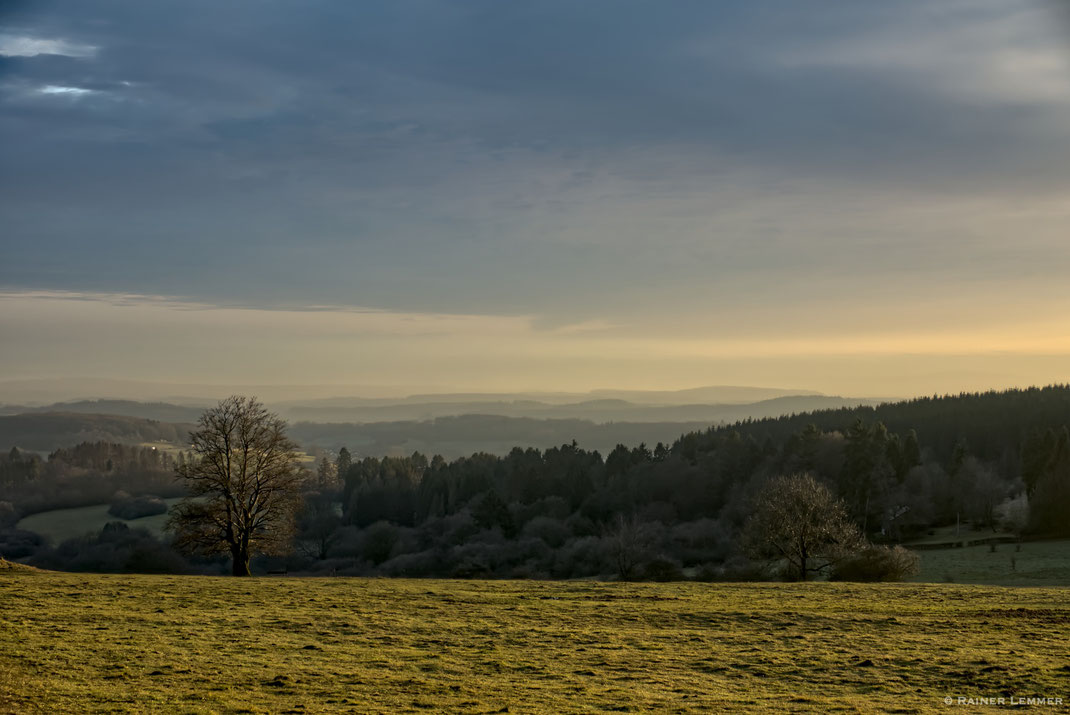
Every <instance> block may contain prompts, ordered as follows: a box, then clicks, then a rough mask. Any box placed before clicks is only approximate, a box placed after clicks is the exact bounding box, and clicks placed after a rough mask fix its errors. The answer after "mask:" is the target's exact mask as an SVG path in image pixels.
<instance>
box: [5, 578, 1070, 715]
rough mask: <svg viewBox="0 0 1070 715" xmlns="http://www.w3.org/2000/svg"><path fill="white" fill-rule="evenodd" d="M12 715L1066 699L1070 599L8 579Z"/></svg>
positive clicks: (794, 588) (939, 704)
mask: <svg viewBox="0 0 1070 715" xmlns="http://www.w3.org/2000/svg"><path fill="white" fill-rule="evenodd" d="M0 594H2V598H3V603H4V607H3V609H2V610H0V638H2V640H3V642H4V643H5V649H4V651H3V653H2V654H0V666H2V667H5V668H8V669H9V670H11V671H13V672H18V673H21V674H22V676H21V679H19V680H16V681H14V684H13V685H10V686H8V687H9V690H10V692H9V695H8V697H9V698H10V702H13V703H15V705H16V707H15V709H16V710H19V709H23V708H24V707H26V708H29V707H31V706H37V707H38V708H40V709H42V710H45V711H61V712H104V711H108V712H116V711H118V712H189V713H198V712H200V713H208V712H228V713H231V712H233V713H237V712H246V713H248V712H443V711H445V712H471V713H477V712H482V713H487V712H505V711H506V710H505V709H506V708H508V709H509V711H511V712H554V713H557V712H563V713H569V712H575V713H585V712H593V711H601V712H605V711H621V712H628V711H631V712H651V711H660V712H710V711H718V710H724V709H732V710H750V711H754V712H759V711H760V712H777V711H784V712H790V711H799V710H814V709H820V710H825V711H833V712H836V711H838V712H871V711H888V712H892V711H895V712H922V711H928V710H933V709H942V708H943V707H944V706H943V698H944V697H945V696H948V695H951V696H956V695H959V694H962V695H984V694H995V693H1008V694H1012V693H1017V694H1030V695H1034V694H1043V695H1052V696H1061V697H1064V698H1065V696H1066V693H1067V682H1068V681H1067V675H1068V673H1067V671H1066V670H1065V663H1067V662H1070V645H1068V641H1070V639H1068V638H1067V636H1068V635H1070V606H1068V605H1067V601H1066V591H1064V590H1059V589H1001V588H994V587H971V586H945V585H921V584H881V585H857V584H829V583H823V584H720V585H706V584H611V583H586V582H584V583H574V582H518V581H502V582H493V581H430V580H428V581H417V580H366V579H270V578H263V579H230V578H214V577H174V576H109V575H93V576H86V575H76V574H59V573H50V572H41V573H37V574H32V575H31V574H29V573H26V572H21V571H4V572H3V575H0Z"/></svg>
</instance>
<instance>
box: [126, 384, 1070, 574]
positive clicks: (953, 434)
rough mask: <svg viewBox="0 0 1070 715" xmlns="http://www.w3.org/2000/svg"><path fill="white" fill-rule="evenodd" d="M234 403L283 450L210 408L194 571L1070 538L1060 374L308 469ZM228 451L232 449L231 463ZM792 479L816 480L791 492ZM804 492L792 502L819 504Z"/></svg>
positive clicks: (627, 560) (707, 567)
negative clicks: (980, 537) (888, 400)
mask: <svg viewBox="0 0 1070 715" xmlns="http://www.w3.org/2000/svg"><path fill="white" fill-rule="evenodd" d="M232 399H234V400H240V399H241V398H232ZM241 405H245V407H246V408H250V407H251V408H253V410H254V411H256V412H257V414H259V415H260V416H261V417H262V418H263V419H262V420H254V422H255V423H257V424H260V427H258V428H257V429H262V430H266V431H262V432H261V434H262V435H268V436H272V435H273V436H272V439H271V440H270V443H271V444H272V445H274V447H273V448H272V449H270V450H260V451H257V450H256V449H253V450H252V451H247V453H246V454H245V456H240V455H239V453H240V452H241V449H238V451H237V452H236V451H235V447H234V444H235V443H234V442H233V440H234V439H237V440H238V444H239V445H240V444H241V443H242V442H241V440H242V439H246V447H247V448H248V447H250V446H251V445H252V442H248V439H247V437H248V435H249V434H252V432H249V431H248V429H246V438H242V437H240V434H239V433H241V431H242V430H241V429H239V427H240V422H241V420H239V419H237V418H235V419H234V420H232V425H231V426H232V428H233V429H237V430H238V431H237V432H234V433H233V434H232V435H231V436H230V437H228V438H227V440H231V441H229V442H227V441H226V440H224V442H226V443H227V444H229V445H230V446H228V447H227V449H226V450H223V451H219V450H218V449H216V447H218V444H217V443H216V442H212V441H211V440H207V438H206V434H203V433H205V431H211V430H213V429H218V428H219V426H220V425H219V424H218V423H217V422H218V419H219V418H220V413H219V411H220V410H224V411H226V410H225V409H224V408H225V407H226V405H225V404H221V405H220V407H218V408H215V411H209V412H208V413H206V415H205V417H203V418H202V422H201V423H200V424H199V425H198V427H199V430H198V432H200V433H202V434H200V438H201V442H200V444H201V446H200V447H198V446H197V445H198V432H195V433H194V450H193V454H192V455H191V459H189V460H186V461H185V464H184V465H181V466H178V467H176V468H177V469H178V473H179V476H180V477H182V481H183V482H184V483H185V484H187V485H188V486H189V485H196V484H201V485H208V486H207V487H197V488H195V489H194V492H195V493H196V494H197V496H198V499H199V500H198V501H196V502H189V503H188V504H187V505H186V506H185V507H184V508H183V509H184V511H183V509H180V510H178V511H176V512H175V513H174V516H173V520H172V526H173V532H172V533H173V534H174V535H175V536H174V544H175V545H177V546H179V547H182V548H183V549H184V550H185V552H186V553H187V555H188V556H187V557H188V558H191V559H193V561H192V564H193V567H195V568H231V569H232V570H233V572H234V573H239V572H240V573H247V572H248V570H249V569H250V568H251V569H253V570H255V569H257V568H260V569H279V568H283V569H288V570H290V571H303V572H311V573H338V574H354V575H357V574H376V575H405V576H485V577H506V576H508V577H554V578H575V577H598V576H602V577H616V578H650V579H671V578H684V577H688V578H706V579H716V578H756V577H763V576H766V575H768V574H769V573H770V571H769V567H770V565H771V564H775V565H778V566H780V567H784V568H787V570H788V573H789V575H790V574H791V573H794V574H795V577H801V576H808V575H810V571H809V570H808V569H811V568H812V567H815V564H816V565H817V566H820V568H819V570H820V571H821V572H823V573H832V574H833V575H836V574H838V575H839V576H840V577H847V575H848V574H851V573H854V574H855V576H860V575H864V573H863V572H865V573H869V574H870V575H871V576H873V575H874V574H877V575H878V576H880V575H881V574H886V573H891V572H894V571H896V570H897V569H898V570H900V571H901V570H902V568H900V566H902V563H901V562H903V560H904V559H903V552H902V551H897V550H895V549H893V548H891V547H893V546H894V545H895V544H898V543H900V542H902V541H906V540H909V539H912V538H914V537H918V536H922V535H924V534H925V533H926V532H928V531H931V530H933V529H935V528H938V527H941V526H947V525H954V524H958V525H965V524H969V525H971V526H973V527H975V528H984V529H991V530H993V531H996V530H1003V531H1010V532H1012V533H1016V534H1019V535H1021V536H1028V535H1030V534H1032V535H1053V536H1055V535H1062V536H1065V535H1070V534H1068V527H1067V524H1066V523H1065V520H1064V518H1063V515H1064V514H1065V513H1066V510H1067V507H1070V431H1068V430H1067V427H1066V424H1067V422H1068V421H1070V388H1068V387H1067V386H1052V387H1048V388H1035V389H1030V390H1012V391H1007V392H998V393H997V392H991V393H983V394H972V395H958V396H948V397H942V398H941V397H934V398H924V399H919V400H911V401H907V402H903V403H895V404H888V405H881V406H878V407H874V408H868V407H863V408H854V409H849V410H830V411H824V412H815V413H809V414H805V415H792V416H787V417H783V418H778V419H766V420H747V421H743V422H738V423H736V424H733V425H730V426H718V427H712V428H710V429H707V430H703V431H698V432H690V433H687V434H684V435H682V436H681V437H680V438H679V439H677V440H676V441H674V442H673V443H671V444H663V443H658V444H656V445H654V447H653V448H651V447H648V446H647V445H645V444H639V445H638V446H633V447H628V446H624V445H618V446H617V447H616V448H615V449H613V450H611V451H610V452H609V453H608V454H606V455H605V456H603V455H602V454H600V453H599V452H598V451H591V450H586V449H584V448H582V447H581V446H580V445H578V444H577V443H575V442H572V443H568V444H563V445H560V446H557V447H551V448H549V449H546V450H539V449H532V448H527V449H522V448H516V449H513V450H512V451H511V452H510V453H509V454H507V455H505V456H494V455H489V454H481V453H479V454H473V455H471V456H469V457H464V458H459V459H454V460H449V461H448V460H446V459H444V458H442V457H440V456H434V457H430V458H429V457H427V456H426V455H423V454H420V453H418V452H416V453H413V454H411V455H409V456H407V457H373V456H366V457H360V456H356V455H353V454H352V453H351V452H350V451H349V450H348V449H345V448H342V449H341V450H340V451H339V453H338V454H337V457H336V458H335V459H333V460H328V459H326V458H324V459H323V460H321V461H320V463H319V464H318V465H316V467H315V469H313V470H304V469H302V468H301V467H300V465H298V464H297V463H296V461H295V460H294V459H293V457H294V455H295V450H296V445H295V444H293V443H292V442H291V441H289V439H288V438H287V437H286V436H285V425H284V424H283V423H282V422H281V420H278V418H277V417H275V416H273V415H270V414H269V413H266V411H264V410H263V408H262V405H259V404H258V403H254V404H250V403H249V402H248V401H246V402H242V403H233V404H231V405H230V407H229V408H228V409H230V410H231V412H234V410H237V411H238V412H241V409H239V408H240V407H241ZM232 417H234V415H232ZM214 421H215V422H214ZM265 425H268V426H269V427H270V428H268V427H265ZM243 429H244V428H243ZM223 431H224V432H226V430H223ZM255 431H256V430H255V429H254V430H253V432H255ZM218 437H219V435H218V434H217V435H215V437H213V439H216V438H218ZM217 442H218V440H217ZM269 453H270V454H272V455H274V456H273V457H271V458H268V457H266V456H265V455H267V454H269ZM221 454H229V455H231V457H233V458H234V459H233V461H232V462H231V463H229V464H224V463H223V462H221V461H219V460H220V455H221ZM257 455H259V456H257ZM254 457H255V459H254ZM257 459H259V460H261V461H260V462H259V463H260V464H268V465H270V464H275V465H276V466H278V467H279V471H278V475H279V476H280V478H281V481H278V482H277V484H276V487H275V488H272V489H270V490H269V491H270V493H271V494H272V495H273V496H274V497H277V499H276V500H275V501H271V503H270V504H267V503H266V502H265V501H264V498H263V497H264V494H265V492H264V488H263V485H261V488H260V491H255V490H254V492H246V491H244V490H245V489H246V488H247V487H249V485H255V484H256V483H257V480H258V479H261V480H262V479H263V478H264V475H263V474H261V475H260V476H257V474H256V470H255V468H254V467H255V464H256V463H257V462H256V460H257ZM213 460H214V461H213ZM792 478H794V479H796V480H800V479H801V480H805V479H808V480H811V481H812V485H811V484H810V483H809V482H807V483H805V484H802V483H801V482H800V483H799V484H795V486H794V487H793V488H792V489H788V488H787V486H785V485H786V484H788V485H789V486H790V484H789V483H788V482H785V481H784V480H785V479H788V480H790V479H792ZM234 480H239V481H240V482H241V484H242V485H243V486H242V489H237V488H236V487H235V486H234V485H236V484H237V482H236V481H234ZM268 481H271V479H268ZM223 484H227V485H228V486H226V488H223V487H222V486H221V485H223ZM800 484H802V486H800ZM778 493H781V494H782V493H788V494H793V495H794V496H793V497H792V499H794V500H795V502H794V506H792V504H789V505H788V506H787V507H785V506H784V505H783V504H780V505H779V506H777V508H779V509H781V512H780V513H783V509H785V508H796V507H799V503H800V502H799V499H800V498H801V497H800V495H810V497H812V500H813V504H820V505H823V506H822V507H821V509H822V511H820V513H821V514H823V516H822V517H821V519H820V522H821V525H822V526H821V528H817V527H815V529H814V530H813V533H817V534H826V537H821V538H817V539H816V541H815V542H814V543H816V544H817V552H813V553H811V552H809V550H807V553H806V554H805V555H804V556H803V557H802V563H801V565H800V564H799V563H798V561H799V559H798V558H797V557H791V556H789V555H786V554H783V553H781V554H780V555H779V556H776V555H775V554H771V553H770V545H771V544H772V543H773V542H774V538H773V537H774V536H775V534H773V533H772V529H771V528H770V527H769V526H768V524H774V523H783V522H784V521H785V519H784V518H783V517H782V516H781V517H774V518H772V520H771V521H768V522H767V526H765V527H759V526H756V524H760V523H761V522H762V518H764V517H763V516H762V515H763V514H765V515H766V517H767V516H768V512H769V510H771V509H773V507H774V506H775V505H776V501H775V499H774V495H776V494H778ZM243 500H244V501H243ZM269 501H270V500H269ZM807 509H810V511H806V512H799V511H796V512H790V511H789V513H797V514H804V513H805V514H810V513H811V512H812V511H813V510H814V509H817V507H807ZM763 510H764V511H763ZM807 518H809V517H807ZM826 527H828V528H826ZM833 527H834V528H833ZM243 534H244V536H243ZM828 534H832V535H833V536H827V535H828ZM763 535H764V538H762V537H763ZM112 537H113V538H114V535H112ZM243 539H244V541H243ZM848 546H850V548H847V547H848ZM882 547H884V548H883V550H882ZM257 553H261V554H263V555H262V556H261V557H259V560H258V559H257V558H256V554H257ZM848 557H849V558H848ZM863 557H864V558H863ZM793 559H794V560H793ZM812 559H816V560H812ZM860 559H862V560H860ZM235 564H238V565H237V566H236V565H235ZM792 564H794V566H792ZM896 564H899V565H898V566H897V565H896ZM905 568H909V564H906V566H905ZM852 569H853V571H852Z"/></svg>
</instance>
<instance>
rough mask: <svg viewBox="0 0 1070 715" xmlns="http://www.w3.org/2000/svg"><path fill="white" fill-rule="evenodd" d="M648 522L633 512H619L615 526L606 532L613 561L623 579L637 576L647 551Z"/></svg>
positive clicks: (627, 579)
mask: <svg viewBox="0 0 1070 715" xmlns="http://www.w3.org/2000/svg"><path fill="white" fill-rule="evenodd" d="M647 531H648V530H647V528H646V524H644V523H642V522H641V521H639V519H638V518H637V517H636V516H635V515H634V514H633V515H632V516H630V517H625V516H624V515H623V514H617V519H616V521H614V522H613V526H612V527H611V528H610V529H609V530H608V531H607V532H606V538H607V540H608V542H609V549H610V553H611V554H612V556H613V563H614V565H615V566H616V567H617V575H618V576H619V577H620V580H621V581H630V580H632V579H633V578H635V575H636V569H637V568H638V566H639V562H640V561H642V559H643V556H644V554H645V552H646V548H647V542H648V541H649V534H648V533H647Z"/></svg>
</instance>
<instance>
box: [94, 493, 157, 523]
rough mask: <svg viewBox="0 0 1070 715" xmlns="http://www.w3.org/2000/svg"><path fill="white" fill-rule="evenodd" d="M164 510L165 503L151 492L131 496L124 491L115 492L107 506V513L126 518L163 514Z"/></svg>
mask: <svg viewBox="0 0 1070 715" xmlns="http://www.w3.org/2000/svg"><path fill="white" fill-rule="evenodd" d="M166 511H167V504H166V503H165V502H164V500H163V499H161V498H160V497H157V496H152V495H151V494H145V495H142V496H136V497H132V496H130V495H129V494H127V493H126V492H117V493H116V494H115V497H114V498H113V499H112V503H111V506H109V507H108V514H110V515H111V516H114V517H118V518H119V519H127V520H129V519H140V518H141V517H143V516H153V515H155V514H163V513H165V512H166Z"/></svg>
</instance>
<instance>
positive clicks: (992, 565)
mask: <svg viewBox="0 0 1070 715" xmlns="http://www.w3.org/2000/svg"><path fill="white" fill-rule="evenodd" d="M919 555H920V556H921V570H920V572H919V574H918V576H917V578H916V579H914V580H916V581H924V582H930V583H940V582H948V583H978V584H981V583H983V584H991V585H1000V586H1056V585H1070V541H1067V540H1065V539H1062V540H1053V541H1027V542H1025V543H1023V544H1021V545H1018V544H997V545H996V548H995V551H992V550H991V548H990V547H989V546H984V545H980V546H967V547H965V548H958V549H935V550H928V551H921V552H919Z"/></svg>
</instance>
